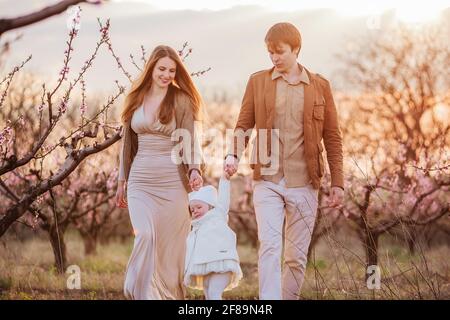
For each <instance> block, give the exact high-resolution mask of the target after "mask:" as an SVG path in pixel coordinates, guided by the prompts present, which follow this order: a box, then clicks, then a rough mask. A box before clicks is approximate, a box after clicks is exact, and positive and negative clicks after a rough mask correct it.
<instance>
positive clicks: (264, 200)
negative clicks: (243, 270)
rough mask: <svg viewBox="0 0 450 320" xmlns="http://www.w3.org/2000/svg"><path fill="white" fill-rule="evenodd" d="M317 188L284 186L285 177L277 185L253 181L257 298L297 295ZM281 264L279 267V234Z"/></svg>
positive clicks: (309, 239) (315, 202)
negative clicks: (257, 246) (256, 245)
mask: <svg viewBox="0 0 450 320" xmlns="http://www.w3.org/2000/svg"><path fill="white" fill-rule="evenodd" d="M318 193H319V190H318V189H314V188H313V187H312V185H310V184H309V185H307V186H305V187H298V188H286V186H285V180H284V178H283V179H281V181H280V182H279V183H278V184H276V183H273V182H270V181H265V180H258V181H253V203H254V206H255V213H256V221H257V224H258V238H259V244H260V247H259V260H258V273H259V299H261V300H268V299H273V300H279V299H286V300H293V299H298V298H299V296H300V289H301V286H302V283H303V279H304V276H305V269H306V260H307V256H308V248H309V243H310V241H311V236H312V232H313V229H314V222H315V220H316V211H317V203H318V202H317V199H318ZM285 219H286V223H285V229H284V231H285V235H284V263H283V270H281V254H282V249H283V246H282V243H283V242H282V241H283V237H282V233H283V222H284V220H285Z"/></svg>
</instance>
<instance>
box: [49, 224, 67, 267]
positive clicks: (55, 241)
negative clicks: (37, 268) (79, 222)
mask: <svg viewBox="0 0 450 320" xmlns="http://www.w3.org/2000/svg"><path fill="white" fill-rule="evenodd" d="M64 231H65V230H64V229H63V228H60V230H59V234H58V232H57V230H56V228H55V227H54V226H52V227H51V228H50V231H49V237H50V243H51V245H52V249H53V255H54V256H55V267H56V270H58V272H59V273H64V272H65V271H66V265H67V258H66V244H65V242H64Z"/></svg>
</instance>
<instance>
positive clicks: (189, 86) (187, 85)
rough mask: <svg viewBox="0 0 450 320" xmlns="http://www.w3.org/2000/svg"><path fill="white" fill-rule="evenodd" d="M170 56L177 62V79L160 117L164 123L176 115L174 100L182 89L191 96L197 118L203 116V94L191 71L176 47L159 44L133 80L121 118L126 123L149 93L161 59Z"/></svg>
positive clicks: (163, 105) (171, 87)
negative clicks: (157, 64) (154, 70)
mask: <svg viewBox="0 0 450 320" xmlns="http://www.w3.org/2000/svg"><path fill="white" fill-rule="evenodd" d="M164 57H169V58H170V59H172V60H173V61H174V62H175V63H176V71H175V79H174V81H173V83H171V84H170V85H169V88H168V90H167V93H166V96H165V97H164V99H163V101H162V102H161V107H160V109H159V114H158V118H159V121H160V122H161V123H163V124H167V123H169V122H170V121H171V120H172V117H173V116H174V110H175V109H174V101H175V96H176V94H177V91H179V90H180V91H182V92H184V93H185V94H187V95H188V96H189V99H190V101H191V106H192V112H193V115H194V119H195V120H199V119H200V118H201V105H202V101H201V96H200V93H199V92H198V90H197V88H196V87H195V85H194V82H193V81H192V79H191V76H190V74H189V72H188V71H187V70H186V68H185V66H184V64H183V62H182V61H181V59H180V57H179V56H178V54H177V53H176V51H175V50H174V49H172V48H171V47H169V46H163V45H160V46H157V47H156V48H155V49H154V50H153V52H152V54H151V56H150V59H149V60H148V61H147V63H146V65H145V69H144V71H143V72H142V73H141V75H140V76H139V77H138V78H137V79H136V80H135V81H134V82H133V84H132V86H131V90H130V92H129V93H128V95H127V97H126V98H125V104H124V107H123V111H122V115H121V120H122V123H124V124H125V123H126V122H127V121H129V120H130V119H131V117H132V116H133V112H134V111H135V110H136V109H137V108H139V106H141V105H142V103H143V101H144V97H145V95H146V94H147V93H148V91H149V90H150V88H151V86H152V82H153V78H152V75H153V69H154V68H155V65H156V63H157V62H158V60H159V59H161V58H164Z"/></svg>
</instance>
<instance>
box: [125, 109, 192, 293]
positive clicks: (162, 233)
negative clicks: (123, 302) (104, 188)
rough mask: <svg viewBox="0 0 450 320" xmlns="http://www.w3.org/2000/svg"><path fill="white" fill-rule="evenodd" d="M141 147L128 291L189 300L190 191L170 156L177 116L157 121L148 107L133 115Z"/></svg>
mask: <svg viewBox="0 0 450 320" xmlns="http://www.w3.org/2000/svg"><path fill="white" fill-rule="evenodd" d="M131 128H132V129H133V130H134V131H135V132H136V133H137V136H138V151H137V154H136V156H135V158H134V160H133V163H132V165H131V169H130V174H129V177H128V181H127V202H128V209H129V213H130V218H131V224H132V226H133V229H134V233H135V240H134V247H133V251H132V253H131V257H130V259H129V262H128V266H127V270H126V277H125V285H124V293H125V296H126V297H128V298H131V299H140V300H141V299H184V295H185V289H184V287H183V284H182V283H183V272H184V258H185V248H186V237H187V234H188V233H189V228H190V218H189V211H188V196H187V191H186V189H185V188H184V186H183V183H182V181H181V178H180V174H179V171H178V168H177V165H176V164H175V163H174V162H173V161H172V160H171V152H172V148H173V146H174V143H173V142H172V141H171V138H170V136H171V133H172V132H173V131H174V130H175V128H176V124H175V119H173V120H172V122H170V123H168V124H166V125H163V124H161V122H160V121H159V120H156V121H155V122H154V123H153V124H151V123H150V121H149V119H148V118H147V117H146V116H145V110H144V108H143V106H141V107H140V108H138V109H137V110H136V111H135V112H134V114H133V117H132V120H131Z"/></svg>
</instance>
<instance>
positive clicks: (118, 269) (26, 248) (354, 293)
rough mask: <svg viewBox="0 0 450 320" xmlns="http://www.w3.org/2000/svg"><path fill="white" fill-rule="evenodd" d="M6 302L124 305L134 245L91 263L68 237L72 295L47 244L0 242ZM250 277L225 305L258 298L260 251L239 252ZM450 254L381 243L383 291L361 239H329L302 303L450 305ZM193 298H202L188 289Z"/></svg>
mask: <svg viewBox="0 0 450 320" xmlns="http://www.w3.org/2000/svg"><path fill="white" fill-rule="evenodd" d="M0 244H2V245H0V299H21V300H29V299H83V300H97V299H124V296H123V293H122V289H123V281H124V272H125V268H126V264H127V262H128V257H129V255H130V252H131V249H132V245H133V240H132V239H129V241H127V242H126V243H120V242H112V243H109V244H107V245H99V247H98V250H97V254H96V255H93V256H85V255H84V250H83V243H82V241H81V239H80V237H79V236H78V234H76V233H68V234H67V235H66V245H67V252H68V262H69V265H71V264H75V265H78V266H79V267H80V270H81V289H80V290H76V289H74V290H70V289H67V278H68V277H69V274H63V275H61V274H58V273H57V271H56V269H55V267H54V266H53V262H54V258H53V253H52V250H51V247H50V244H49V242H48V240H47V239H45V238H40V237H36V238H33V239H32V240H28V241H25V242H20V241H18V240H16V239H11V238H9V239H8V240H7V239H6V238H4V239H0ZM238 252H239V256H240V259H241V268H242V271H243V274H244V278H243V280H242V281H241V283H240V285H239V286H238V287H237V288H235V289H233V290H231V291H227V292H225V293H224V299H257V297H258V268H257V260H258V258H257V249H256V248H253V247H250V246H239V247H238ZM449 256H450V249H449V248H448V247H446V246H442V247H438V248H434V249H427V250H422V251H420V250H419V251H418V252H417V253H416V254H414V255H413V256H411V255H410V254H409V252H408V250H407V249H406V248H404V247H403V246H401V245H399V244H395V243H392V242H389V241H387V242H385V241H382V242H381V244H380V254H379V260H380V261H379V265H380V268H381V276H382V281H381V289H380V290H369V289H367V287H366V283H365V266H364V252H363V250H362V248H361V246H360V245H359V244H358V242H357V241H355V239H338V238H336V239H335V238H332V237H328V236H327V237H324V238H323V239H321V240H320V241H319V243H318V245H317V246H316V248H315V249H314V251H313V252H312V255H311V260H310V261H309V263H308V266H307V272H306V277H305V281H304V284H303V288H302V293H301V298H302V299H449V298H450V266H449V259H448V257H449ZM187 292H188V296H187V298H189V299H203V292H201V291H198V290H191V289H188V291H187Z"/></svg>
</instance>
